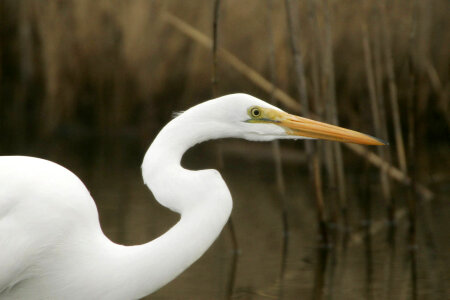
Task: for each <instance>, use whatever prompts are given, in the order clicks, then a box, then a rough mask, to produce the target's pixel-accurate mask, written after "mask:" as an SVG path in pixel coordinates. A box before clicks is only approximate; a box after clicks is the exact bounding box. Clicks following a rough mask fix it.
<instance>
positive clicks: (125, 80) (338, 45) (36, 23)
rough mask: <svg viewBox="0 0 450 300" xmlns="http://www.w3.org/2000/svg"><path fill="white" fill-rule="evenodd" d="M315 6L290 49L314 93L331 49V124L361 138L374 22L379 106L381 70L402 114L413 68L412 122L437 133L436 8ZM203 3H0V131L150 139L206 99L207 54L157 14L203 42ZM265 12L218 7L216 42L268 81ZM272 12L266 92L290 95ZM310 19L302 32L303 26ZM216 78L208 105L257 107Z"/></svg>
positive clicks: (208, 15)
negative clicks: (296, 47) (335, 121)
mask: <svg viewBox="0 0 450 300" xmlns="http://www.w3.org/2000/svg"><path fill="white" fill-rule="evenodd" d="M327 2H328V3H326V2H325V1H300V6H299V13H298V16H299V26H300V28H301V36H300V43H301V49H302V59H303V62H304V69H305V75H306V80H307V86H308V87H310V89H309V90H311V91H314V88H313V87H312V86H311V85H312V80H313V74H312V72H313V65H312V62H313V61H314V57H316V58H315V59H316V60H317V57H319V58H322V59H324V58H326V56H327V55H328V54H327V53H330V52H329V51H328V50H332V51H331V53H332V55H333V69H334V72H333V75H334V78H335V87H336V100H337V103H338V106H339V115H340V119H341V120H342V123H355V124H351V125H349V126H354V127H356V128H359V129H361V130H366V131H368V132H372V131H373V130H372V125H371V124H372V122H368V120H370V118H371V113H370V111H369V109H368V108H369V107H370V102H369V100H368V99H369V91H368V88H367V85H366V82H365V74H366V70H365V65H364V51H363V47H362V40H363V35H364V32H363V31H362V30H361V24H366V23H367V26H368V31H369V33H370V34H371V35H375V34H378V32H379V31H380V28H379V26H381V25H380V24H385V23H386V24H387V25H386V26H385V27H387V30H388V34H389V37H390V40H389V41H390V45H388V46H389V47H390V48H391V56H389V55H387V56H385V57H383V56H382V57H381V61H380V62H379V63H381V64H382V65H383V68H382V72H383V73H382V74H381V78H380V81H381V82H379V86H380V91H381V92H382V93H383V96H384V97H385V98H386V99H388V98H389V93H390V91H389V89H388V85H389V84H390V80H391V75H392V73H390V72H387V71H385V70H389V68H390V65H389V64H391V65H392V68H393V73H394V74H395V84H396V89H397V91H398V101H399V105H400V112H401V113H402V114H404V112H405V110H406V109H405V107H406V106H405V104H406V98H407V96H408V90H410V89H411V87H410V86H408V84H409V82H410V81H409V80H408V68H407V66H408V64H409V63H410V59H413V62H414V63H415V64H417V67H416V68H415V70H418V72H420V74H419V76H418V79H419V80H421V85H422V86H425V88H422V90H424V89H425V93H426V95H425V96H423V97H421V99H422V101H423V102H421V103H420V104H419V107H418V109H419V112H418V113H419V116H418V117H419V118H422V119H423V118H426V117H427V116H430V115H433V116H435V118H434V120H433V121H434V122H433V123H436V122H439V124H440V125H439V126H441V127H444V126H446V125H448V121H449V119H448V115H449V111H448V109H449V107H448V106H449V105H448V92H449V78H448V76H449V74H448V66H449V56H450V51H448V50H449V49H448V42H447V41H448V40H450V37H449V31H448V28H449V26H448V25H449V24H448V23H449V21H448V17H447V15H446V13H445V12H446V11H448V6H449V4H448V2H447V1H443V0H442V1H441V0H435V1H428V2H427V4H414V3H415V2H414V1H396V2H391V1H387V2H386V1H384V2H385V4H386V6H387V7H386V8H384V7H382V6H380V5H379V1H362V2H359V1H358V2H355V1H327ZM382 2H383V1H382ZM311 3H314V6H311ZM324 3H326V4H327V8H326V7H325V6H324V5H325V4H324ZM212 4H213V2H211V1H206V0H204V1H193V2H187V1H170V2H169V1H138V0H133V1H126V2H124V1H88V0H80V1H69V0H68V1H31V0H29V1H2V2H0V14H1V20H2V21H1V23H2V24H1V29H0V30H1V32H2V34H1V41H0V42H1V48H0V49H1V56H0V59H1V60H0V67H1V73H0V80H1V98H2V100H1V111H0V113H1V116H2V121H1V125H2V128H1V129H0V130H1V132H2V133H4V132H8V131H16V130H20V128H33V129H36V132H37V133H40V134H43V133H44V134H49V133H50V134H51V133H54V132H55V131H57V130H58V129H60V128H61V127H66V126H68V127H71V126H75V127H80V128H82V129H83V128H84V129H88V130H89V131H94V132H96V133H101V134H103V133H108V132H115V131H117V130H119V129H121V128H123V127H126V128H131V129H135V130H136V131H137V132H141V131H142V130H144V131H148V132H152V133H153V132H154V131H156V130H157V128H158V127H159V126H161V125H162V123H163V122H165V121H166V120H167V118H168V116H169V114H170V112H171V111H172V110H175V109H180V108H186V107H188V106H190V105H192V104H194V103H197V102H199V101H201V100H203V99H206V98H209V97H210V96H211V92H210V91H211V59H210V56H211V53H210V52H209V51H207V50H205V49H203V48H202V47H199V45H197V44H196V43H193V42H192V41H191V40H189V39H187V38H186V37H185V36H183V35H181V34H180V33H179V32H178V31H176V30H174V28H172V27H171V26H170V25H169V24H167V23H166V22H165V21H164V20H163V18H162V15H163V12H164V11H168V12H171V13H172V14H174V15H176V16H178V17H180V18H181V19H183V20H185V21H186V22H188V23H189V24H191V25H193V26H194V27H195V28H198V29H199V30H201V31H202V32H204V33H206V34H208V35H210V34H211V31H212V26H211V25H212V24H211V22H212V11H213V9H212V8H213V7H212ZM327 9H329V10H330V12H331V13H330V15H331V19H330V20H328V19H327V18H329V17H327ZM384 12H386V14H384ZM265 13H266V2H264V1H246V3H245V5H242V2H240V1H237V0H228V1H224V3H223V7H222V16H221V21H220V22H221V23H220V28H219V30H220V34H219V41H218V43H219V45H220V46H221V47H224V48H226V49H228V50H229V51H230V52H231V53H233V54H235V55H236V56H237V57H239V58H240V59H241V60H243V61H245V62H246V63H247V64H249V65H250V66H252V67H253V68H254V69H256V70H257V71H258V72H260V73H261V74H262V75H263V76H265V77H266V78H269V75H268V74H269V70H268V64H267V61H268V53H267V37H266V34H265V32H266V28H267V27H266V24H265V20H266V17H265ZM272 13H273V20H274V22H273V24H274V28H273V30H274V43H275V55H276V61H275V63H276V73H277V81H278V85H279V86H280V88H282V89H283V90H285V91H288V92H289V93H290V94H295V92H294V91H295V75H294V70H293V68H292V63H291V62H292V57H291V55H292V54H291V52H290V49H289V40H288V30H287V25H286V10H285V8H284V3H283V1H274V3H273V7H272ZM311 16H312V18H313V19H314V22H311V21H310V19H308V17H310V18H311ZM380 16H383V19H380ZM327 20H328V21H327ZM326 22H331V24H330V29H331V31H332V49H329V47H325V46H326V45H327V32H326V30H327V29H326V28H327V24H326ZM383 22H385V23H383ZM316 24H317V28H312V26H315V25H316ZM384 30H386V29H384ZM411 36H413V38H411ZM375 38H377V37H375ZM379 42H380V43H385V40H383V39H381V40H379ZM382 46H384V44H383V45H382ZM205 57H207V58H208V59H205ZM318 63H319V65H320V64H321V61H320V60H319V62H318ZM323 63H326V60H325V61H324V62H323ZM386 64H387V65H386ZM218 68H219V70H218V72H219V73H220V78H221V84H220V90H219V93H220V94H225V93H231V92H238V91H246V92H250V93H253V94H256V95H258V96H260V97H262V98H267V95H266V93H263V92H261V91H260V90H259V89H258V88H257V87H255V86H253V85H252V84H251V83H249V82H248V81H247V80H245V79H244V78H243V77H242V75H240V74H236V73H235V72H234V71H233V70H232V69H230V68H229V67H228V66H227V65H226V64H225V63H223V62H219V65H218ZM318 70H319V71H318V72H322V70H323V71H326V70H325V69H323V68H320V69H318ZM320 78H323V79H322V83H321V86H322V88H321V89H319V91H318V95H314V93H311V95H312V97H313V96H316V97H317V96H319V97H323V98H327V97H328V96H327V93H328V91H327V86H328V83H327V82H323V80H326V76H321V77H320ZM316 94H317V93H316ZM313 100H314V99H313ZM386 102H387V101H386ZM387 106H388V107H389V105H387ZM445 122H447V124H445ZM423 126H424V127H423V128H422V129H419V134H423V135H426V134H427V127H428V126H431V127H433V128H435V127H434V126H438V125H436V124H424V125H423ZM145 136H146V137H147V136H148V133H147V134H145Z"/></svg>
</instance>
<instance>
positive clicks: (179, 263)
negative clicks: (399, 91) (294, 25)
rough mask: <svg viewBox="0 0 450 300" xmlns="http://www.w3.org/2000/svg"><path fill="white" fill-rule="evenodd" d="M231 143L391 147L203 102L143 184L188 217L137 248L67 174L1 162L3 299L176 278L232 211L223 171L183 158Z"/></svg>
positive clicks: (235, 101)
mask: <svg viewBox="0 0 450 300" xmlns="http://www.w3.org/2000/svg"><path fill="white" fill-rule="evenodd" d="M228 137H236V138H243V139H247V140H252V141H270V140H274V139H301V138H320V139H326V140H334V141H341V142H352V143H360V144H367V145H383V144H384V143H383V142H382V141H380V140H378V139H376V138H374V137H371V136H368V135H365V134H362V133H358V132H356V131H352V130H348V129H344V128H340V127H337V126H333V125H328V124H325V123H321V122H317V121H313V120H309V119H305V118H301V117H298V116H294V115H291V114H288V113H286V112H284V111H282V110H280V109H279V108H277V107H274V106H272V105H270V104H268V103H266V102H264V101H262V100H259V99H257V98H254V97H252V96H249V95H246V94H233V95H227V96H224V97H220V98H217V99H213V100H210V101H206V102H204V103H201V104H199V105H197V106H194V107H192V108H190V109H189V110H187V111H185V112H183V113H182V114H180V115H178V116H177V117H176V118H174V119H173V120H172V121H170V122H169V123H168V124H167V125H166V126H165V127H164V128H163V129H162V130H161V132H160V133H159V134H158V135H157V137H156V138H155V140H154V141H153V143H152V145H151V146H150V148H149V149H148V151H147V153H146V155H145V158H144V161H143V164H142V174H143V178H144V182H145V184H147V186H148V187H149V188H150V189H151V191H152V192H153V194H154V196H155V198H156V199H157V201H158V202H159V203H161V204H162V205H164V206H165V207H167V208H169V209H171V210H173V211H175V212H177V213H179V214H180V215H181V218H180V220H179V222H178V223H177V224H176V225H174V226H173V227H172V228H171V229H170V230H168V231H167V232H166V233H165V234H163V235H161V236H160V237H158V238H157V239H155V240H153V241H151V242H148V243H146V244H143V245H138V246H123V245H118V244H115V243H113V242H111V241H110V240H109V239H108V238H107V237H106V236H105V235H104V234H103V232H102V230H101V227H100V223H99V218H98V212H97V208H96V206H95V202H94V201H93V199H92V198H91V196H90V194H89V192H88V190H87V189H86V187H85V186H84V185H83V183H82V182H81V181H80V179H79V178H78V177H77V176H76V175H74V174H73V173H72V172H70V171H69V170H67V169H65V168H64V167H62V166H60V165H57V164H55V163H53V162H50V161H47V160H43V159H39V158H32V157H25V156H2V157H0V298H1V299H22V300H23V299H137V298H141V297H144V296H146V295H148V294H150V293H152V292H154V291H156V290H157V289H159V288H160V287H162V286H163V285H165V284H167V283H168V282H170V281H171V280H173V279H174V278H175V277H176V276H178V275H179V274H180V273H181V272H183V271H184V270H185V269H186V268H188V267H189V266H190V265H191V264H192V263H193V262H195V261H196V260H197V259H198V258H199V257H200V256H201V255H202V254H203V253H204V252H205V251H206V250H207V249H208V248H209V246H210V245H211V244H212V243H213V242H214V240H215V239H216V238H217V236H218V235H219V233H220V231H221V230H222V228H223V227H224V225H225V223H226V222H227V220H228V217H229V216H230V213H231V208H232V200H231V195H230V192H229V190H228V188H227V186H226V184H225V182H224V181H223V179H222V177H221V176H220V174H219V172H218V171H216V170H200V171H191V170H187V169H184V168H183V167H182V166H181V165H180V161H181V157H182V155H183V153H184V152H185V151H186V150H187V149H189V148H190V147H192V146H193V145H195V144H197V143H200V142H203V141H206V140H210V139H218V138H228Z"/></svg>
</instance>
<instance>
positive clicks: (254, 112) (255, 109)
mask: <svg viewBox="0 0 450 300" xmlns="http://www.w3.org/2000/svg"><path fill="white" fill-rule="evenodd" d="M250 115H251V116H252V117H253V118H259V117H260V116H261V110H260V109H259V108H258V107H253V108H252V109H250Z"/></svg>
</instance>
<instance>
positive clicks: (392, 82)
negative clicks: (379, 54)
mask: <svg viewBox="0 0 450 300" xmlns="http://www.w3.org/2000/svg"><path fill="white" fill-rule="evenodd" d="M380 5H381V8H380V11H381V12H380V17H381V32H382V38H383V55H384V60H385V62H386V75H387V78H388V88H389V99H390V103H391V112H392V121H393V125H394V133H395V145H396V149H397V159H398V164H399V168H400V170H402V171H403V172H404V173H407V166H406V155H405V146H404V142H403V134H402V128H401V119H400V112H399V107H398V92H397V90H398V89H397V82H396V77H395V72H394V59H393V56H392V46H391V35H390V33H391V32H390V25H389V22H388V20H387V11H386V1H385V0H383V1H381V2H380Z"/></svg>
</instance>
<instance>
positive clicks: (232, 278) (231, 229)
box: [211, 0, 239, 299]
mask: <svg viewBox="0 0 450 300" xmlns="http://www.w3.org/2000/svg"><path fill="white" fill-rule="evenodd" d="M220 4H221V0H215V1H214V7H213V26H212V27H213V38H212V47H211V50H212V80H211V84H212V93H213V97H214V98H216V97H218V95H219V93H218V76H217V49H218V36H219V33H218V29H219V17H220ZM217 158H218V165H219V169H223V168H224V166H225V164H224V159H223V153H222V148H221V147H220V143H218V144H217ZM227 229H228V233H229V235H230V240H231V248H232V260H231V269H230V273H229V277H228V283H227V290H226V293H227V294H226V295H227V296H226V298H227V299H232V298H233V292H234V286H235V284H236V271H237V265H238V249H239V245H238V241H237V236H236V230H235V226H234V222H233V218H232V216H230V218H229V220H228V223H227Z"/></svg>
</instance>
